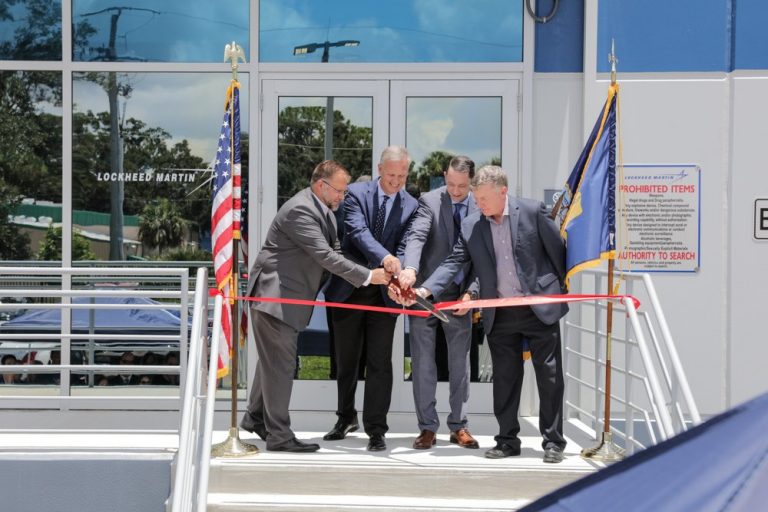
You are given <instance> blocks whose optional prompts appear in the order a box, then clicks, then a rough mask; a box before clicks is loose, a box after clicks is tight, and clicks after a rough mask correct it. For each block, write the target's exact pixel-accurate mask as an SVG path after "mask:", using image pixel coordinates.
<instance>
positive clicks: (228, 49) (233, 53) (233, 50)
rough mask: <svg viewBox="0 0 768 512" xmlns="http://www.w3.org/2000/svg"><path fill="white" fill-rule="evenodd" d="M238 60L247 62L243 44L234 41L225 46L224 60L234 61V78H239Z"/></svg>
mask: <svg viewBox="0 0 768 512" xmlns="http://www.w3.org/2000/svg"><path fill="white" fill-rule="evenodd" d="M238 60H242V61H243V62H245V51H243V48H242V46H240V45H239V44H237V43H236V42H234V41H232V43H231V44H228V45H226V46H225V47H224V62H227V61H230V62H232V79H233V80H237V63H238Z"/></svg>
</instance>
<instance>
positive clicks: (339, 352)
mask: <svg viewBox="0 0 768 512" xmlns="http://www.w3.org/2000/svg"><path fill="white" fill-rule="evenodd" d="M345 302H346V303H349V304H365V305H368V306H384V305H385V304H384V299H383V298H382V296H381V288H380V286H379V285H370V286H363V287H360V288H356V289H355V290H354V291H353V292H352V294H351V295H350V296H349V298H348V299H347V300H346V301H345ZM331 317H332V320H333V332H334V339H335V343H336V386H337V390H338V409H337V410H336V415H337V416H338V417H339V420H341V421H343V422H344V423H350V422H352V420H353V419H355V418H357V410H356V409H355V392H356V391H357V372H358V365H359V362H360V353H361V351H362V346H363V345H362V342H363V340H365V342H366V357H365V366H366V372H365V395H364V400H363V427H364V428H365V433H366V434H368V435H369V436H370V435H373V434H384V433H386V432H387V430H389V427H388V425H387V413H388V412H389V405H390V402H391V399H392V336H393V335H394V333H395V322H396V321H397V316H396V315H391V314H389V313H376V312H371V311H358V310H353V309H334V310H333V313H332V315H331Z"/></svg>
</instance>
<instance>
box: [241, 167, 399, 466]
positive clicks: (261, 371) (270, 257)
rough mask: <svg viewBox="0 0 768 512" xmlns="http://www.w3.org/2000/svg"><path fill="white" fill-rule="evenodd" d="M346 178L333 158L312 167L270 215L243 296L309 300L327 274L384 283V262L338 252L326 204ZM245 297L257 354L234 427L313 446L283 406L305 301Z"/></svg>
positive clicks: (271, 444)
mask: <svg viewBox="0 0 768 512" xmlns="http://www.w3.org/2000/svg"><path fill="white" fill-rule="evenodd" d="M349 179H350V176H349V172H347V170H346V169H345V168H344V167H342V165H341V164H339V163H338V162H335V161H333V160H326V161H324V162H321V163H320V164H318V165H317V167H315V169H314V171H313V172H312V178H311V181H310V186H309V187H308V188H305V189H304V190H302V191H300V192H298V193H297V194H296V195H295V196H293V197H292V198H291V199H289V200H288V201H287V202H286V203H285V204H284V205H283V206H282V207H281V208H280V210H279V211H278V212H277V215H276V216H275V218H274V220H273V221H272V225H271V226H270V228H269V232H268V233H267V238H266V240H265V241H264V245H263V246H262V248H261V252H259V255H258V256H257V257H256V262H255V263H254V266H253V269H252V270H251V274H250V278H249V280H248V294H249V295H251V296H254V297H278V298H286V299H304V300H313V299H314V298H315V297H316V296H317V293H318V291H319V290H320V287H321V285H322V284H323V283H324V282H325V281H327V280H328V278H329V277H330V275H331V274H335V275H338V276H340V277H342V278H343V279H345V280H347V281H349V282H350V283H351V284H352V285H353V286H355V287H360V286H366V285H368V284H386V283H387V282H389V279H390V278H391V274H389V273H387V272H386V271H385V270H384V269H382V268H377V269H373V270H369V269H367V268H366V267H364V266H362V265H359V264H357V263H355V262H353V261H351V260H349V259H347V258H345V257H344V256H342V255H341V252H340V246H339V240H338V235H337V226H336V218H335V217H334V215H333V210H336V209H337V208H338V207H339V204H340V203H341V201H342V200H343V199H344V196H345V195H346V191H347V184H348V183H349ZM251 304H252V305H251V328H252V329H253V336H254V339H255V340H256V350H257V352H258V355H259V360H258V363H257V364H256V371H255V374H254V379H253V387H252V388H251V393H250V396H249V399H248V409H247V411H246V413H245V415H244V416H243V419H242V421H241V423H240V426H241V427H242V428H243V429H244V430H247V431H249V432H254V433H256V434H258V435H259V437H261V438H262V439H264V440H266V441H267V450H274V451H289V452H313V451H316V450H318V449H319V448H320V447H319V445H317V444H313V443H312V444H308V443H303V442H301V441H299V440H298V439H296V436H295V435H294V434H293V431H291V420H290V417H289V413H288V406H289V403H290V400H291V390H292V388H293V375H294V371H295V369H296V351H297V339H298V334H299V331H301V330H303V329H305V328H306V326H307V324H308V323H309V319H310V317H311V315H312V308H311V307H309V306H296V305H289V304H278V303H270V302H252V303H251Z"/></svg>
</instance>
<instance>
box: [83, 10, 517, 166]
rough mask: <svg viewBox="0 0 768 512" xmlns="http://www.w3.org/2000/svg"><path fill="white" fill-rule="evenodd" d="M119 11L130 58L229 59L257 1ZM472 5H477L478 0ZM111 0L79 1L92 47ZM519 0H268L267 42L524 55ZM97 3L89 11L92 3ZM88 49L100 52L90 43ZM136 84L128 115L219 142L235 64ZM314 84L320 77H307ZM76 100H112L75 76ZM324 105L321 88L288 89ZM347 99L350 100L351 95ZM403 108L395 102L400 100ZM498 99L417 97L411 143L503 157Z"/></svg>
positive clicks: (102, 32) (263, 13)
mask: <svg viewBox="0 0 768 512" xmlns="http://www.w3.org/2000/svg"><path fill="white" fill-rule="evenodd" d="M126 3H127V4H129V5H130V6H131V9H124V10H122V11H121V12H120V15H119V18H118V23H117V27H118V30H117V39H116V49H117V53H118V57H119V58H120V59H126V60H146V61H157V60H161V61H162V60H165V61H177V62H221V63H222V69H227V68H228V66H227V65H226V64H224V63H223V62H222V60H223V45H224V44H225V43H226V42H228V41H230V40H233V39H235V40H237V41H238V43H240V44H241V45H243V46H244V47H246V48H248V47H249V46H248V43H249V40H248V37H249V31H248V26H249V12H250V3H249V2H248V1H247V0H220V1H216V2H213V1H208V0H164V1H163V2H158V1H156V0H131V1H130V2H126ZM468 4H471V6H469V5H468ZM115 5H120V4H119V3H118V4H115V3H114V2H113V1H112V0H73V13H74V16H73V17H74V19H73V21H75V22H79V21H83V20H87V21H88V22H89V23H91V24H92V25H93V26H94V27H95V28H96V29H97V31H98V32H97V33H96V34H95V35H94V36H92V37H91V39H90V48H91V49H96V48H104V47H106V46H107V44H108V38H109V30H110V18H111V17H112V16H113V15H114V14H116V11H113V10H110V11H106V12H102V13H98V11H101V10H103V9H105V8H109V7H114V6H115ZM522 11H523V7H522V0H474V1H472V2H467V1H466V0H389V1H387V2H381V1H378V0H357V1H355V2H348V1H346V2H345V1H342V0H336V1H330V0H325V1H323V0H261V2H260V13H259V15H260V24H261V29H262V37H261V41H260V44H261V45H262V47H261V50H262V51H261V53H262V58H263V59H264V60H265V61H280V62H296V63H298V62H318V61H319V60H320V57H321V52H322V50H321V51H320V52H315V53H314V54H308V55H305V56H303V57H295V56H293V55H292V53H291V50H292V48H293V47H294V46H296V45H301V44H307V43H313V42H314V43H322V42H323V41H326V40H332V41H335V40H339V39H346V38H354V39H358V40H359V41H360V46H358V47H352V48H333V49H331V53H330V60H331V62H402V61H414V62H446V61H461V60H485V61H497V60H507V61H509V60H513V61H514V60H517V59H518V56H519V55H521V52H522V48H521V45H520V43H521V41H522V23H521V18H522V14H523V13H522ZM89 13H94V14H92V15H88V16H84V14H89ZM80 58H82V59H83V60H91V59H98V58H99V54H98V53H96V52H94V51H91V52H87V53H85V54H82V55H81V56H80ZM123 76H124V77H126V79H127V80H128V81H129V83H130V84H131V86H132V87H133V92H132V94H131V96H130V97H129V98H128V99H127V101H126V100H121V102H122V104H121V107H122V106H124V108H125V111H126V115H127V116H129V117H135V118H138V119H141V120H142V121H143V122H145V123H146V124H147V125H149V126H157V127H160V128H163V129H165V130H166V131H168V132H170V133H171V134H172V137H173V139H172V140H171V141H170V142H171V143H175V142H179V141H181V140H182V139H187V140H188V141H189V143H190V146H191V148H192V152H193V153H194V154H195V155H197V156H200V157H202V158H203V159H205V160H209V159H211V158H212V156H213V154H214V152H215V148H216V137H217V134H218V123H219V120H220V117H221V112H222V109H223V98H224V92H225V90H226V87H227V84H228V81H229V77H230V74H229V73H228V72H226V71H225V72H222V73H131V74H129V75H123ZM240 81H241V83H242V85H243V87H242V89H241V91H242V94H241V101H242V108H241V110H242V126H243V129H244V130H246V131H247V127H248V119H249V112H248V106H249V105H250V102H249V98H248V75H247V74H246V73H241V75H240ZM309 89H311V87H309ZM73 99H74V102H75V104H76V110H78V111H85V110H88V109H90V110H93V111H95V112H103V111H107V110H108V102H107V96H106V93H105V92H104V90H103V89H101V88H100V87H99V86H97V85H95V84H92V83H88V82H84V81H80V80H78V81H76V82H75V83H74V85H73ZM291 101H294V102H296V101H298V102H299V103H301V102H309V103H313V102H314V103H316V104H321V105H323V104H324V103H325V100H324V98H322V97H314V99H308V98H299V99H296V100H294V99H287V98H283V99H281V106H284V105H286V104H290V102H291ZM345 101H346V102H345ZM336 108H337V109H341V110H342V111H343V112H344V115H345V117H346V118H348V119H350V120H351V121H352V122H353V123H355V124H359V125H363V126H370V125H371V101H370V100H369V99H367V98H363V99H348V100H341V99H339V101H337V105H336ZM392 108H395V106H392ZM500 109H501V102H500V100H498V99H496V98H490V99H489V98H463V99H462V98H434V99H424V98H418V99H413V98H412V99H409V101H408V109H407V124H408V126H407V144H408V146H409V149H410V150H411V152H412V154H413V157H414V160H416V161H417V162H420V161H421V160H423V159H424V158H425V157H426V156H427V154H428V153H429V152H431V151H434V150H436V149H441V150H445V151H449V152H452V153H465V154H468V155H469V156H470V157H472V158H473V159H475V160H476V161H477V162H478V163H481V162H484V161H488V160H490V158H492V157H494V156H498V154H499V152H500V150H499V147H500V138H501V133H500V130H501V120H500V115H501V113H500Z"/></svg>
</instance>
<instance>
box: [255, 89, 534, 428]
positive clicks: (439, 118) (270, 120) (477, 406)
mask: <svg viewBox="0 0 768 512" xmlns="http://www.w3.org/2000/svg"><path fill="white" fill-rule="evenodd" d="M261 88H262V93H263V112H262V115H261V166H260V176H259V178H258V182H259V185H258V186H259V188H260V190H261V193H260V194H259V195H260V196H261V198H260V201H261V208H260V210H259V213H258V226H259V228H258V230H259V233H261V234H262V236H261V237H259V236H256V235H255V234H254V233H253V232H252V233H251V237H252V238H251V239H256V238H260V240H259V242H258V245H257V244H253V246H254V247H257V246H260V245H261V243H262V242H263V234H264V233H266V232H267V230H268V229H269V225H270V223H271V221H272V218H273V217H274V215H275V213H276V212H277V210H278V208H279V207H280V206H281V205H282V204H283V203H284V202H285V201H286V200H287V199H288V198H290V197H291V196H292V195H293V194H294V193H296V192H297V191H299V190H301V189H302V188H304V187H306V186H307V185H308V183H309V176H310V173H311V171H312V169H313V168H314V166H315V165H316V164H317V163H318V162H320V161H321V160H323V159H325V158H333V159H336V160H339V161H340V162H342V163H343V164H345V165H346V166H347V167H348V169H349V170H350V171H351V173H352V176H353V179H359V178H360V177H363V179H365V177H373V178H375V177H376V174H377V173H376V164H377V163H378V158H379V155H380V153H381V151H382V150H383V149H384V147H386V146H387V145H388V144H403V145H405V146H406V147H408V149H409V151H410V153H411V156H412V158H413V161H414V163H413V168H412V172H411V175H410V176H409V189H410V191H411V192H412V193H413V194H414V195H418V194H419V193H421V192H425V191H428V190H430V189H432V188H436V187H439V186H441V185H442V182H441V178H442V170H443V169H444V168H445V165H446V164H447V161H448V160H450V156H452V155H456V154H465V155H468V156H469V157H470V158H472V159H473V160H474V161H475V162H476V164H477V166H478V167H479V166H481V165H484V164H490V163H492V164H496V165H499V164H500V165H501V166H502V167H503V168H504V169H505V170H506V171H507V173H508V175H509V181H510V189H511V190H514V187H515V184H516V183H517V180H518V176H519V172H520V164H519V162H520V160H521V159H520V155H519V150H518V148H519V146H520V143H519V133H520V129H519V123H520V121H519V119H520V117H519V113H518V108H517V105H518V90H519V89H518V88H519V82H518V81H517V80H453V81H442V80H441V81H431V80H430V81H416V80H402V81H386V80H345V81H341V80H311V81H310V80H263V81H262V83H261ZM331 113H332V114H333V115H332V117H331ZM331 126H332V127H333V128H332V130H330V129H328V127H331ZM326 134H327V135H328V136H326ZM446 158H447V159H446ZM252 204H253V201H252ZM254 220H255V219H254ZM252 225H256V222H253V223H252ZM320 299H322V297H321V298H320ZM476 338H477V339H476V340H475V343H474V345H473V354H472V376H473V383H472V385H471V386H472V388H471V393H470V397H471V398H470V404H469V411H470V412H475V413H490V412H492V410H493V408H492V393H491V384H490V382H491V379H492V375H493V369H492V368H491V362H490V354H489V352H488V349H487V342H485V340H484V338H483V336H482V334H481V333H479V332H478V333H476ZM407 340H408V322H407V321H404V319H403V318H400V319H398V324H397V328H396V330H395V338H394V349H393V356H392V359H393V360H392V363H393V364H392V366H393V373H394V385H393V392H392V405H391V408H390V410H391V411H392V412H413V395H412V387H411V383H410V380H409V377H410V352H409V347H408V341H407ZM330 344H331V340H330V336H329V334H328V323H327V320H326V311H325V309H324V308H315V311H314V313H313V315H312V319H311V321H310V324H309V326H308V328H307V329H306V330H305V331H304V332H303V333H301V335H300V337H299V360H298V363H299V369H298V372H297V375H296V380H295V381H294V390H293V395H292V401H291V407H292V408H293V409H300V410H327V411H334V410H335V409H336V383H335V382H334V380H333V364H334V363H333V361H332V358H331V357H330V354H331V353H332V350H331V348H330ZM255 357H256V356H255V351H253V350H250V351H249V368H253V367H254V366H255ZM532 373H533V372H532V371H527V372H526V388H525V389H527V390H528V391H525V392H524V394H523V399H522V402H521V412H522V413H523V414H525V413H526V411H529V410H530V408H531V403H532V400H533V398H532V397H533V395H534V391H535V387H532V384H531V383H532V382H533V380H532V379H530V378H529V377H530V376H531V374H532ZM248 378H249V381H250V379H251V378H252V370H249V372H248ZM363 389H364V382H363V381H361V382H360V385H359V386H358V391H357V406H358V408H359V409H360V408H362V396H363ZM532 390H533V391H532ZM447 407H448V383H447V382H440V383H439V384H438V410H439V411H441V412H446V408H447Z"/></svg>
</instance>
